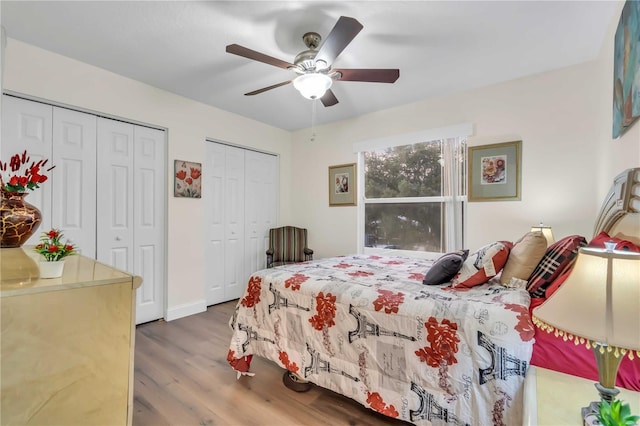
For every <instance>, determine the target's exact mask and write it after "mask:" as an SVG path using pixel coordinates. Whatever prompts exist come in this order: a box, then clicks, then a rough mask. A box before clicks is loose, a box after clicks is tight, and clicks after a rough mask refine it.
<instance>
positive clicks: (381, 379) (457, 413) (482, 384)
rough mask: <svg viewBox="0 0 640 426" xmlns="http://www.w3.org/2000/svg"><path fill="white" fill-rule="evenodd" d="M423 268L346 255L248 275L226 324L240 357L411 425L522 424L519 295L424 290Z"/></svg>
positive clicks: (524, 312)
mask: <svg viewBox="0 0 640 426" xmlns="http://www.w3.org/2000/svg"><path fill="white" fill-rule="evenodd" d="M432 263H433V262H432V261H429V260H421V259H410V258H401V257H381V256H369V255H353V256H346V257H335V258H328V259H322V260H316V261H313V262H305V263H299V264H294V265H286V266H281V267H277V268H272V269H265V270H261V271H258V272H256V273H255V274H253V275H252V276H251V278H250V279H249V282H248V285H247V288H246V291H245V293H244V295H243V297H242V298H241V299H240V301H239V302H238V305H237V307H236V311H235V313H234V316H233V318H231V321H230V326H231V328H232V329H233V336H232V339H231V345H230V349H229V354H228V361H229V363H230V364H231V366H232V367H233V368H234V369H236V370H237V371H239V372H242V373H248V372H249V368H250V363H251V356H252V355H256V356H260V357H264V358H267V359H270V360H272V361H274V362H276V363H277V364H279V365H280V366H282V367H283V368H285V369H288V370H290V371H292V372H294V373H296V374H297V375H298V376H300V377H302V378H303V379H305V380H309V381H311V382H313V383H315V384H316V385H319V386H322V387H324V388H327V389H331V390H333V391H335V392H338V393H340V394H343V395H346V396H348V397H350V398H353V399H354V400H356V401H358V402H360V403H361V404H363V405H365V406H367V407H369V408H371V409H373V410H376V411H378V412H380V413H382V414H385V415H387V416H389V417H394V418H398V419H402V420H406V421H409V422H411V423H414V424H417V425H430V424H432V423H435V424H455V425H491V424H494V425H514V424H520V423H521V422H522V393H523V381H524V376H525V373H526V370H527V366H528V363H529V360H530V358H531V353H532V346H533V334H534V331H533V325H532V323H531V319H530V316H529V311H528V306H529V302H530V297H529V293H528V292H527V291H526V290H524V289H513V288H505V287H503V286H501V285H500V284H499V282H497V281H495V280H494V281H491V282H489V283H487V284H483V285H480V286H477V287H473V288H471V289H452V288H449V287H447V286H425V285H423V284H422V279H423V278H424V274H425V272H426V271H427V269H428V268H429V267H430V266H431V264H432Z"/></svg>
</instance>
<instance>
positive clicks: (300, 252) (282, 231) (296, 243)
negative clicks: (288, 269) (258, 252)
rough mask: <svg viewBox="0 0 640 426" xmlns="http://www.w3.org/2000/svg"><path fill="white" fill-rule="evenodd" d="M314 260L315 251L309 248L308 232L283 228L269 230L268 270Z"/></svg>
mask: <svg viewBox="0 0 640 426" xmlns="http://www.w3.org/2000/svg"><path fill="white" fill-rule="evenodd" d="M308 260H313V250H311V249H310V248H308V247H307V230H306V229H305V228H296V227H295V226H282V227H280V228H272V229H270V230H269V249H268V250H267V268H273V267H274V266H279V265H286V264H287V263H298V262H306V261H308Z"/></svg>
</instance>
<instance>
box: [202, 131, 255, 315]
mask: <svg viewBox="0 0 640 426" xmlns="http://www.w3.org/2000/svg"><path fill="white" fill-rule="evenodd" d="M205 155H206V158H205V167H203V172H204V179H205V181H204V182H203V188H202V190H203V199H204V200H205V202H206V203H207V204H206V207H205V214H206V223H207V236H206V247H205V258H206V259H207V265H206V267H205V286H206V287H205V293H206V298H207V305H213V304H216V303H221V302H225V301H227V300H232V299H237V298H239V297H240V296H241V295H242V292H243V291H244V287H245V285H246V283H245V282H244V209H245V208H244V180H245V177H244V173H245V168H244V155H245V150H243V149H241V148H236V147H233V146H228V145H224V144H219V143H214V142H207V143H206V145H205Z"/></svg>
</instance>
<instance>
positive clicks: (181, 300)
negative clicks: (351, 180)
mask: <svg viewBox="0 0 640 426" xmlns="http://www.w3.org/2000/svg"><path fill="white" fill-rule="evenodd" d="M9 36H10V34H9ZM3 89H4V90H8V91H11V92H17V93H21V94H25V95H28V96H33V97H37V98H41V99H44V100H48V101H52V102H55V103H61V104H66V105H70V106H75V107H80V108H83V109H87V110H90V111H94V112H100V113H104V114H108V115H111V116H115V117H121V118H125V119H129V120H134V121H137V122H141V123H147V124H151V125H155V126H159V127H163V128H166V129H167V136H168V152H167V172H168V173H167V200H168V210H167V212H168V214H167V220H168V239H167V252H168V253H167V254H168V256H167V258H168V262H167V281H168V294H167V298H168V308H169V316H170V317H172V318H175V317H176V316H180V314H181V313H193V312H196V311H199V310H203V309H204V308H205V297H204V280H203V274H204V262H205V261H206V259H204V257H203V244H204V238H203V232H202V230H203V229H204V227H203V221H204V209H203V207H204V202H203V200H202V199H185V198H174V197H173V189H172V188H173V161H174V160H175V159H181V160H187V161H196V162H203V158H204V144H205V139H206V138H212V139H215V140H219V141H226V142H231V143H234V144H239V145H243V146H247V147H253V148H257V149H260V150H264V151H268V152H272V153H277V154H279V155H280V185H281V186H280V193H281V199H280V219H281V220H282V221H284V222H288V221H290V219H291V216H290V200H291V198H290V194H291V188H290V186H289V182H290V181H291V179H290V176H291V168H290V165H291V163H292V161H291V135H290V133H289V132H287V131H284V130H281V129H277V128H274V127H271V126H267V125H265V124H262V123H259V122H257V121H253V120H249V119H246V118H243V117H240V116H238V115H236V114H232V113H229V112H226V111H222V110H220V109H216V108H212V107H209V106H206V105H204V104H201V103H198V102H194V101H191V100H189V99H186V98H183V97H180V96H177V95H174V94H172V93H169V92H165V91H162V90H159V89H156V88H154V87H151V86H148V85H146V84H142V83H140V82H137V81H134V80H131V79H128V78H124V77H122V76H119V75H117V74H113V73H111V72H108V71H105V70H103V69H100V68H96V67H93V66H90V65H87V64H85V63H82V62H78V61H75V60H72V59H69V58H66V57H63V56H60V55H57V54H54V53H52V52H48V51H46V50H42V49H39V48H36V47H34V46H31V45H28V44H25V43H22V42H19V41H17V40H14V39H11V38H10V37H9V40H8V44H7V49H6V56H5V68H4V74H3Z"/></svg>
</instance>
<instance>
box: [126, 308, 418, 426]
mask: <svg viewBox="0 0 640 426" xmlns="http://www.w3.org/2000/svg"><path fill="white" fill-rule="evenodd" d="M235 305H236V301H232V302H227V303H222V304H220V305H216V306H212V307H209V309H207V311H206V312H203V313H201V314H197V315H191V316H189V317H185V318H181V319H178V320H175V321H171V322H165V321H155V322H151V323H147V324H142V325H139V326H138V327H137V329H136V353H135V377H134V411H133V424H134V425H135V426H143V425H153V426H156V425H158V426H159V425H321V424H326V425H389V424H390V425H406V424H407V423H405V422H401V421H398V420H394V419H390V418H387V417H385V416H382V415H381V414H378V413H376V412H374V411H372V410H369V409H368V408H365V407H363V406H362V405H360V404H359V403H357V402H355V401H353V400H351V399H349V398H346V397H344V396H341V395H338V394H336V393H334V392H331V391H328V390H326V389H322V388H319V387H316V386H314V387H313V388H312V389H311V390H310V391H309V392H306V393H297V392H294V391H291V390H289V389H288V388H286V387H285V386H284V385H283V384H282V374H283V372H284V370H283V369H282V368H280V367H279V366H278V365H276V364H275V363H273V362H271V361H267V360H265V359H262V358H258V357H254V358H253V361H252V363H251V370H252V372H254V373H256V375H255V376H254V377H246V376H243V377H241V378H240V379H239V380H236V373H235V371H233V370H232V369H231V367H230V366H229V364H227V352H228V349H229V341H230V339H231V330H230V329H229V326H228V322H229V318H230V317H231V315H232V313H233V309H234V308H235Z"/></svg>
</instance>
